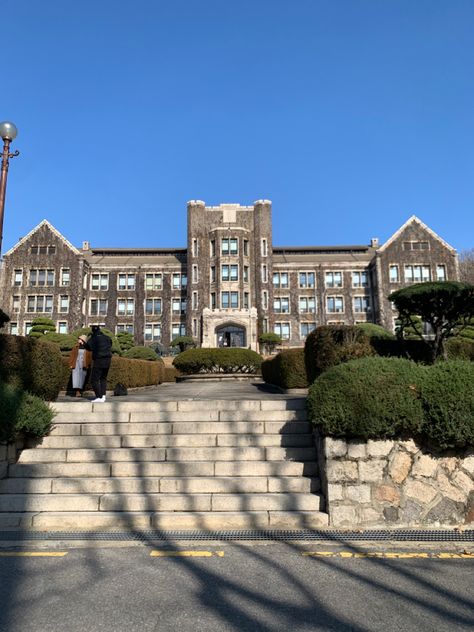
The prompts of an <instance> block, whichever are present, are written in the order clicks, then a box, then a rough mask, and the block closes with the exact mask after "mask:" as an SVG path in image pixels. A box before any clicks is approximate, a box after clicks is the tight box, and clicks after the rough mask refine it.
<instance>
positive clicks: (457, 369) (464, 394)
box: [421, 360, 474, 449]
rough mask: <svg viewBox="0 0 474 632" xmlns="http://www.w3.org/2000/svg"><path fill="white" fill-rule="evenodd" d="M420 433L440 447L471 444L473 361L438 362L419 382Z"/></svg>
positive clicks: (473, 441) (473, 433)
mask: <svg viewBox="0 0 474 632" xmlns="http://www.w3.org/2000/svg"><path fill="white" fill-rule="evenodd" d="M421 397H422V402H423V409H424V415H425V421H424V424H423V436H424V437H425V438H426V439H427V440H428V442H429V443H430V444H431V445H434V446H435V447H439V448H441V449H446V448H464V447H466V446H474V365H473V364H472V363H471V362H463V361H461V360H457V361H447V362H437V363H436V364H435V365H433V366H431V367H429V369H428V370H427V371H426V373H425V375H424V378H423V382H422V384H421Z"/></svg>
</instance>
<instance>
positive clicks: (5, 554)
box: [0, 551, 67, 557]
mask: <svg viewBox="0 0 474 632" xmlns="http://www.w3.org/2000/svg"><path fill="white" fill-rule="evenodd" d="M65 555H67V551H0V557H64V556H65Z"/></svg>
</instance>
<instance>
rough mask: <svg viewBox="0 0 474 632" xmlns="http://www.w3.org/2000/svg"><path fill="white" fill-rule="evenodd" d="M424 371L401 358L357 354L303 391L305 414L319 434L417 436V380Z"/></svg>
mask: <svg viewBox="0 0 474 632" xmlns="http://www.w3.org/2000/svg"><path fill="white" fill-rule="evenodd" d="M426 370H427V369H426V368H425V367H422V366H420V365H417V364H415V363H414V362H410V361H409V360H404V359H401V358H363V359H361V360H353V361H351V362H347V363H344V364H341V365H339V366H334V367H332V368H331V369H329V370H328V371H326V372H325V373H323V374H322V375H320V377H318V378H317V380H316V381H315V382H314V384H313V385H312V386H311V387H310V389H309V395H308V400H307V407H308V414H309V418H310V419H311V420H312V421H313V422H314V423H315V424H316V425H318V426H319V427H320V428H321V430H322V433H323V434H324V435H330V436H335V437H346V438H357V439H365V440H366V439H381V438H385V437H394V436H397V435H400V434H403V433H408V434H410V435H414V434H418V433H419V432H420V430H421V427H422V425H423V408H422V404H421V399H420V383H421V381H422V379H423V377H424V372H425V371H426Z"/></svg>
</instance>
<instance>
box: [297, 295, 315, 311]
mask: <svg viewBox="0 0 474 632" xmlns="http://www.w3.org/2000/svg"><path fill="white" fill-rule="evenodd" d="M299 310H300V314H314V313H315V312H316V299H315V298H314V296H300V300H299Z"/></svg>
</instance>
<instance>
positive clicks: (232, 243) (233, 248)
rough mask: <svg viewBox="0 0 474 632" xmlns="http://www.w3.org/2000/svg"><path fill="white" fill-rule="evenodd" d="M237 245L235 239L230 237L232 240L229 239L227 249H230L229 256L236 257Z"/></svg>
mask: <svg viewBox="0 0 474 632" xmlns="http://www.w3.org/2000/svg"><path fill="white" fill-rule="evenodd" d="M237 243H238V242H237V239H236V238H235V237H232V238H231V239H230V244H229V247H230V254H231V255H236V254H237V253H238V246H237Z"/></svg>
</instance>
